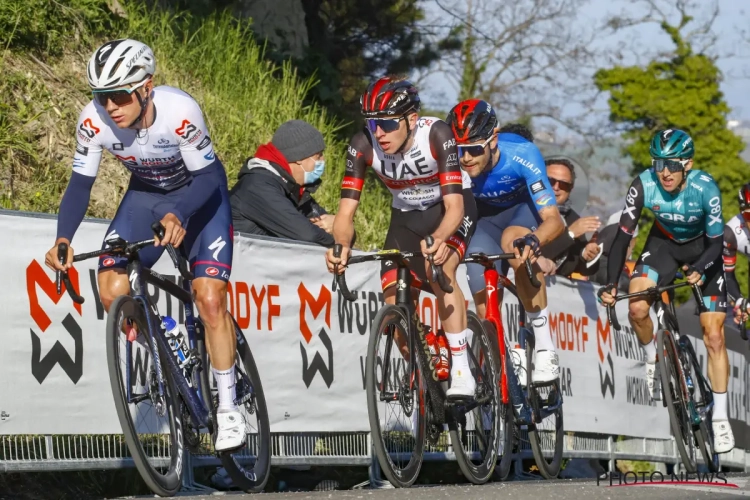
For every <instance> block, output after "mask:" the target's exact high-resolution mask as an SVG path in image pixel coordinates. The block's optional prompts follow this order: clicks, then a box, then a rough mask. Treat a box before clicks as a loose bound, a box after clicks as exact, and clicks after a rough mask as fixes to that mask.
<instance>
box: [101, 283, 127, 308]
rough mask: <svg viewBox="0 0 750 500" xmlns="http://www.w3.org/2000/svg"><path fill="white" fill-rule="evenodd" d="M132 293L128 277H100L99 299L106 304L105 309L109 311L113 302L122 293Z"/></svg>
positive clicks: (103, 304)
mask: <svg viewBox="0 0 750 500" xmlns="http://www.w3.org/2000/svg"><path fill="white" fill-rule="evenodd" d="M128 293H130V284H129V283H128V280H127V279H116V278H115V277H100V279H99V300H100V301H101V302H102V306H104V310H105V311H107V312H109V308H110V306H111V305H112V302H114V301H115V299H116V298H117V297H119V296H120V295H127V294H128Z"/></svg>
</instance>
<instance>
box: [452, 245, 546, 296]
mask: <svg viewBox="0 0 750 500" xmlns="http://www.w3.org/2000/svg"><path fill="white" fill-rule="evenodd" d="M515 258H516V254H514V253H499V254H495V255H487V254H484V253H482V252H479V253H471V254H469V255H468V256H467V257H464V260H463V262H464V264H469V263H472V262H474V263H477V264H481V265H483V266H484V267H488V268H492V267H494V266H493V264H492V263H493V262H495V261H496V260H510V259H515ZM525 264H526V275H527V276H528V277H529V281H530V282H531V286H533V287H534V288H539V287H540V286H542V284H541V283H540V282H539V280H538V279H537V278H536V275H535V274H534V270H533V269H532V268H531V262H529V261H528V260H527V261H526V262H525Z"/></svg>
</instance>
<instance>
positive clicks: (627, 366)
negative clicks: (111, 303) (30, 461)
mask: <svg viewBox="0 0 750 500" xmlns="http://www.w3.org/2000/svg"><path fill="white" fill-rule="evenodd" d="M55 227H56V220H55V219H53V218H38V217H28V216H20V215H7V214H0V231H2V234H4V235H5V238H4V239H3V241H2V242H1V243H0V256H1V257H2V259H3V261H4V266H3V280H2V282H3V287H2V289H0V314H1V315H2V319H3V328H2V329H0V342H2V344H1V345H2V346H3V349H2V350H0V380H2V381H3V382H4V383H3V384H1V385H0V434H99V433H119V432H121V429H120V426H119V422H118V420H117V416H116V413H115V409H114V404H113V401H112V396H111V392H110V383H109V375H108V371H107V367H106V344H105V318H106V313H105V312H104V310H103V308H102V306H101V302H100V301H99V297H98V292H97V286H96V266H97V261H96V259H92V260H89V261H86V262H81V263H77V264H76V272H75V273H71V279H72V281H73V283H74V285H76V287H77V288H78V290H79V293H80V294H81V295H82V296H83V297H84V298H85V299H86V302H85V303H84V304H83V305H81V306H75V304H73V302H72V301H71V300H70V298H69V297H68V296H67V295H63V296H62V297H58V296H57V295H56V292H55V290H54V275H53V273H52V272H51V271H50V270H48V269H47V268H46V267H45V266H44V254H45V252H46V251H47V250H48V249H49V247H50V246H51V244H52V243H53V241H54V235H55ZM106 228H107V226H106V224H103V223H100V222H91V221H85V222H84V223H83V224H81V227H80V229H79V230H78V233H77V234H76V237H75V239H74V241H73V242H72V246H73V247H74V248H75V250H76V251H78V252H85V251H91V250H95V249H97V248H100V245H101V242H102V239H103V237H104V235H105V230H106ZM323 256H324V249H323V248H321V247H316V246H309V245H300V244H294V243H289V242H286V241H281V240H268V239H255V238H247V237H243V236H236V237H235V239H234V262H233V269H232V275H231V281H230V287H229V297H228V298H229V301H228V302H229V308H230V310H231V312H232V314H233V315H234V316H235V318H236V319H237V321H238V323H239V324H240V326H241V328H242V329H243V330H244V332H245V335H246V337H247V339H248V342H249V344H250V346H251V348H252V351H253V355H254V357H255V360H256V362H257V364H258V369H259V372H260V375H261V380H262V383H263V389H264V392H265V397H266V402H267V405H268V409H269V415H270V422H271V431H272V432H302V431H305V432H325V431H337V432H347V431H369V423H368V417H367V402H366V398H365V390H364V368H365V355H366V349H367V340H368V334H369V328H370V322H371V321H372V319H373V317H374V315H375V313H376V312H377V310H378V309H379V308H380V306H381V305H382V293H381V290H380V279H379V270H380V268H379V264H378V263H367V264H359V265H356V266H352V267H351V268H349V269H348V270H347V283H348V285H349V288H350V289H351V290H356V291H357V294H358V299H357V300H356V301H355V302H353V303H350V302H347V301H345V300H344V299H343V298H342V297H340V296H339V294H338V293H336V294H333V293H332V292H331V275H330V274H329V273H328V272H327V270H326V268H325V264H324V258H323ZM154 269H155V270H156V271H158V272H160V273H162V274H164V275H166V276H176V274H177V272H176V270H175V269H174V267H173V265H172V263H171V261H170V260H169V257H168V255H166V253H165V254H164V256H163V257H162V259H161V260H160V261H159V263H158V264H157V265H156V266H155V268H154ZM464 276H465V273H464V270H463V266H462V268H461V271H460V276H459V283H461V285H462V289H463V290H464V293H465V295H466V298H467V299H469V301H470V303H471V300H470V299H471V297H470V294H469V290H468V286H467V285H466V280H465V277H464ZM149 293H150V294H151V295H152V297H154V298H156V299H157V303H158V308H159V311H160V313H161V314H168V315H171V316H173V317H174V318H175V319H177V320H178V321H180V322H181V321H182V320H183V318H182V316H183V314H182V313H181V311H180V310H179V308H178V304H177V301H176V300H175V299H173V298H170V297H167V296H166V294H165V293H164V292H158V291H156V290H153V289H152V287H151V286H149ZM547 293H548V297H549V311H550V317H549V320H550V326H551V329H552V336H553V341H554V342H555V344H556V346H557V349H558V352H559V355H560V365H561V368H562V371H561V379H562V387H563V394H564V427H565V430H570V431H579V432H593V433H605V434H615V435H630V436H639V437H653V438H668V437H669V435H670V432H669V422H668V416H667V412H666V409H665V408H664V407H663V406H662V404H661V402H653V401H651V400H650V398H649V396H648V390H647V389H646V381H645V367H644V362H643V360H644V354H643V350H642V349H641V348H640V347H639V346H638V343H637V340H636V337H635V335H634V334H633V333H632V331H631V330H630V329H629V327H625V325H627V324H628V321H627V304H626V303H619V304H618V308H617V311H618V317H619V319H620V322H621V323H622V325H623V331H622V332H619V333H618V332H615V331H614V330H613V329H612V328H611V327H610V325H609V323H608V322H607V319H606V311H605V310H604V309H603V308H602V307H600V306H599V305H598V304H597V301H596V296H595V287H594V286H593V285H592V284H590V283H587V282H571V281H570V280H567V279H564V278H551V279H549V280H548V291H547ZM505 298H506V301H505V303H504V304H503V309H502V313H503V321H504V324H505V325H506V334H507V336H508V339H509V341H510V342H511V343H513V344H515V342H516V340H517V335H518V331H517V328H518V327H517V325H518V322H517V321H518V306H517V304H516V303H515V302H514V301H513V300H511V299H510V298H509V297H508V294H506V297H505ZM419 313H420V315H421V316H422V318H423V321H424V322H425V323H427V324H430V325H432V326H433V327H436V326H439V325H438V321H439V320H438V318H437V308H436V304H435V300H434V297H433V296H432V295H429V294H423V296H422V298H421V303H420V310H419ZM742 356H743V357H744V353H743V354H742ZM730 397H731V396H730Z"/></svg>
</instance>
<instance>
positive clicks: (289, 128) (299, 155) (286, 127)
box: [271, 120, 326, 162]
mask: <svg viewBox="0 0 750 500" xmlns="http://www.w3.org/2000/svg"><path fill="white" fill-rule="evenodd" d="M271 144H273V145H274V146H276V149H278V150H279V151H280V152H281V154H283V155H284V158H286V161H288V162H294V161H300V160H304V159H305V158H309V157H310V156H313V155H315V154H316V153H320V152H321V151H323V150H324V149H325V147H326V143H325V141H324V140H323V134H321V133H320V132H319V131H318V129H316V128H315V127H313V126H312V125H310V124H309V123H307V122H306V121H303V120H289V121H288V122H284V123H282V124H281V126H280V127H279V128H278V129H276V132H275V133H274V134H273V139H271Z"/></svg>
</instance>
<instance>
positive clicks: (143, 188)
mask: <svg viewBox="0 0 750 500" xmlns="http://www.w3.org/2000/svg"><path fill="white" fill-rule="evenodd" d="M155 72H156V61H155V59H154V54H153V52H152V51H151V49H150V48H149V47H148V46H147V45H145V44H143V43H141V42H139V41H136V40H130V39H122V40H114V41H111V42H107V43H105V44H104V45H102V46H101V47H99V48H98V49H97V50H96V52H94V54H93V56H92V57H91V59H90V60H89V63H88V68H87V74H88V82H89V85H90V86H91V88H92V90H93V94H94V99H93V100H92V101H91V102H90V103H89V104H88V105H86V107H85V108H84V109H83V111H82V112H81V115H80V117H79V119H78V124H77V128H76V136H77V137H76V139H77V142H76V151H75V156H74V157H73V173H72V174H71V177H70V182H69V184H68V187H67V189H66V190H65V194H64V195H63V199H62V202H61V203H60V214H59V217H58V223H57V240H56V241H55V246H54V247H52V249H51V250H50V251H49V252H48V253H47V256H46V264H47V266H49V267H50V268H52V269H55V270H57V269H59V270H63V268H70V267H71V263H72V260H73V259H72V257H73V248H72V247H70V246H69V248H70V250H69V251H68V259H67V262H68V264H66V265H65V266H63V265H61V264H60V262H59V261H58V259H57V245H58V244H59V243H61V242H65V243H68V245H70V241H71V240H72V239H73V236H74V234H75V232H76V230H77V229H78V226H79V225H80V223H81V221H82V220H83V217H84V215H85V214H86V210H87V209H88V204H89V199H90V196H91V187H92V186H93V184H94V180H95V179H96V175H97V172H98V170H99V163H100V160H101V157H102V152H103V151H104V150H105V149H106V150H107V151H109V152H110V153H112V154H113V155H114V156H115V157H116V158H117V159H118V160H119V161H120V162H121V163H122V164H123V165H124V166H125V168H127V169H128V170H130V172H131V177H130V183H129V185H128V189H127V192H126V193H125V195H124V197H123V199H122V201H121V203H120V206H119V207H118V209H117V213H116V214H115V216H114V219H113V220H112V223H111V224H110V226H109V229H108V230H107V235H106V238H105V239H108V238H111V237H113V236H120V237H121V238H124V239H125V240H128V241H138V240H144V239H148V238H150V237H153V233H152V232H151V224H152V223H153V222H154V221H160V222H161V224H162V225H163V226H164V227H165V228H166V232H165V235H164V238H163V239H162V240H161V241H159V242H155V245H154V246H153V247H148V248H145V249H143V250H141V251H140V254H139V255H140V259H141V261H142V263H143V265H144V266H152V265H153V264H155V263H156V261H157V260H158V259H159V257H160V256H161V254H162V252H163V250H164V247H165V246H166V245H167V244H169V243H171V244H172V245H174V246H175V247H179V246H180V245H184V247H185V248H184V250H185V252H186V255H187V256H188V258H189V261H190V266H191V270H192V271H193V274H194V275H195V279H194V280H193V283H192V286H193V291H194V297H195V303H196V306H197V308H198V311H199V313H200V317H201V320H202V321H203V323H204V324H205V326H206V337H207V345H208V351H209V355H210V356H211V364H212V365H213V367H212V370H213V375H214V378H215V379H216V381H217V385H218V389H219V409H218V417H217V420H218V433H217V438H216V445H215V448H216V450H217V451H226V450H233V449H236V448H239V447H240V446H242V445H243V444H244V442H245V435H246V433H245V423H244V418H243V415H242V414H241V413H240V412H239V408H238V407H237V406H236V405H235V402H234V400H235V367H234V366H235V365H234V364H235V352H236V344H235V335H234V327H233V324H232V319H231V316H230V315H229V313H228V311H227V304H226V297H227V281H228V280H229V275H230V273H231V270H232V236H233V235H232V213H231V208H230V205H229V192H228V189H227V178H226V173H225V171H224V166H223V165H222V163H221V162H220V161H219V159H218V157H217V156H216V154H215V152H214V149H213V144H212V142H211V138H210V136H209V134H208V129H207V128H206V124H205V122H204V120H203V114H202V112H201V109H200V107H199V106H198V103H197V102H195V100H194V99H193V98H192V97H191V96H190V95H188V94H187V93H185V92H183V91H181V90H179V89H176V88H173V87H167V86H159V87H154V84H153V81H152V77H153V75H154V73H155ZM125 266H126V261H125V259H123V258H117V257H111V256H103V257H102V258H101V259H100V260H99V275H98V281H99V295H100V298H101V301H102V304H103V305H104V307H105V308H106V309H107V310H109V307H110V305H111V304H112V302H113V301H114V300H115V299H116V298H117V297H118V296H119V295H123V294H127V293H128V292H129V284H128V279H127V276H126V274H125V272H126V270H125ZM125 328H126V330H128V331H126V332H125V333H126V334H127V336H128V339H129V340H130V341H134V340H138V338H139V337H138V332H137V331H136V328H135V325H132V326H131V325H127V326H126V327H125ZM141 338H142V337H141Z"/></svg>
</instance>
